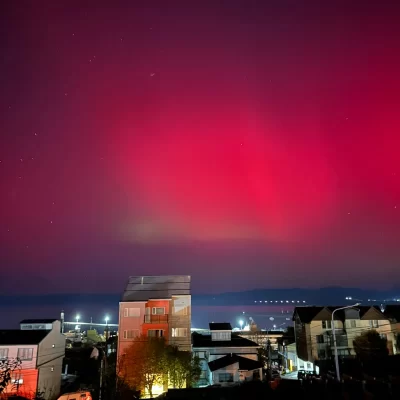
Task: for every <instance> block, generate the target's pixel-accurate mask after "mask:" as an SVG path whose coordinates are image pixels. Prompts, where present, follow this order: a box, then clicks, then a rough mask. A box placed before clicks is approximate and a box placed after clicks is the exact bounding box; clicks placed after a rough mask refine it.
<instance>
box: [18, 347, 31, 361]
mask: <svg viewBox="0 0 400 400" xmlns="http://www.w3.org/2000/svg"><path fill="white" fill-rule="evenodd" d="M21 351H22V352H25V351H26V352H28V353H29V352H30V358H26V357H24V358H22V357H21V356H20V352H21ZM17 358H18V359H19V360H21V361H32V360H33V347H19V348H18V351H17Z"/></svg>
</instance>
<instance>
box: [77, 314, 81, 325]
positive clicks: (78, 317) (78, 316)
mask: <svg viewBox="0 0 400 400" xmlns="http://www.w3.org/2000/svg"><path fill="white" fill-rule="evenodd" d="M80 318H81V316H80V315H79V314H77V315H76V323H78V322H79V320H80Z"/></svg>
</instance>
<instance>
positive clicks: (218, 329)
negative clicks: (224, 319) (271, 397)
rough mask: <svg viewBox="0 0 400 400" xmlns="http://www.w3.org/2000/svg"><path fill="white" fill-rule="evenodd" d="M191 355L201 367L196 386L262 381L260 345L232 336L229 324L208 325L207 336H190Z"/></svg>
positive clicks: (194, 334)
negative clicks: (197, 359)
mask: <svg viewBox="0 0 400 400" xmlns="http://www.w3.org/2000/svg"><path fill="white" fill-rule="evenodd" d="M192 340H193V352H194V353H195V354H196V355H197V356H198V357H199V359H200V365H201V373H200V379H199V381H198V383H197V385H198V386H200V387H201V386H208V385H213V384H218V385H232V384H237V383H238V382H241V381H248V380H253V379H254V378H258V379H261V378H262V367H263V364H262V363H261V362H259V361H258V349H259V348H260V347H261V346H260V345H259V344H257V343H255V342H253V341H251V340H248V339H246V338H243V337H241V336H239V335H238V334H237V333H233V332H232V327H231V325H230V324H229V323H211V324H210V334H209V335H202V334H200V333H197V332H194V333H193V335H192Z"/></svg>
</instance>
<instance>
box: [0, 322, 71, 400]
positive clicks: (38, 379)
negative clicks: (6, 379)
mask: <svg viewBox="0 0 400 400" xmlns="http://www.w3.org/2000/svg"><path fill="white" fill-rule="evenodd" d="M20 326H21V329H19V330H15V329H10V330H1V331H0V359H9V360H15V359H17V358H18V359H19V360H21V366H20V368H18V369H16V370H15V371H13V373H12V377H11V382H10V384H9V385H8V386H7V387H6V388H5V390H4V392H3V393H4V394H5V395H7V396H13V395H14V396H15V395H18V396H22V397H26V398H31V399H33V398H34V397H35V396H36V394H37V393H41V395H42V397H43V398H44V399H45V400H53V399H56V398H57V397H58V396H59V393H60V387H61V373H62V362H63V358H64V356H65V337H64V335H62V334H61V332H60V330H61V323H60V321H57V320H24V321H21V325H20ZM35 326H37V327H38V329H34V327H35Z"/></svg>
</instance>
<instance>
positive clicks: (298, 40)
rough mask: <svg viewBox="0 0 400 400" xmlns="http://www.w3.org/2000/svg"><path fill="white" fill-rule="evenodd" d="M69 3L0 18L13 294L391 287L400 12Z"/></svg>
mask: <svg viewBox="0 0 400 400" xmlns="http://www.w3.org/2000/svg"><path fill="white" fill-rule="evenodd" d="M61 3H62V2H54V1H38V2H32V1H22V2H13V1H3V2H1V5H0V7H1V11H0V19H1V20H0V29H1V34H0V43H1V48H2V58H1V64H0V69H1V71H2V82H3V83H2V95H1V97H0V110H1V112H0V160H1V163H0V193H1V196H0V221H1V223H0V254H1V257H0V262H1V268H0V289H1V290H2V291H3V293H11V292H16V291H18V292H26V291H28V292H34V293H49V292H60V291H61V292H76V291H82V290H85V291H86V292H118V291H121V290H122V288H123V286H124V284H125V281H126V278H127V276H128V275H136V274H137V275H140V274H147V275H152V274H163V273H168V274H175V273H177V274H190V275H192V276H193V288H194V290H195V291H197V292H218V291H226V290H244V289H251V288H258V287H293V286H301V287H315V286H321V285H322V286H327V285H346V286H353V287H354V286H362V287H375V286H376V287H390V286H392V285H395V284H396V282H398V281H399V279H400V268H399V265H400V127H399V122H400V111H399V110H400V100H399V93H400V78H399V73H398V71H400V25H399V24H398V23H397V22H398V18H399V16H400V7H399V5H396V4H395V3H396V2H393V1H389V0H388V1H384V0H376V1H363V2H350V1H340V0H338V1H333V2H323V1H306V2H305V1H304V2H302V1H291V0H281V1H272V0H268V1H267V0H265V1H249V0H247V1H239V0H230V1H216V0H214V1H195V0H193V1H174V0H170V1H151V2H149V1H115V2H102V1H96V2H94V1H93V2H85V4H86V5H85V6H84V5H83V2H78V1H77V2H67V3H65V4H61ZM107 3H108V5H107V6H106V5H105V4H107ZM328 3H329V4H328ZM78 278H79V279H78ZM82 278H84V280H82ZM77 279H78V280H77Z"/></svg>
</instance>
